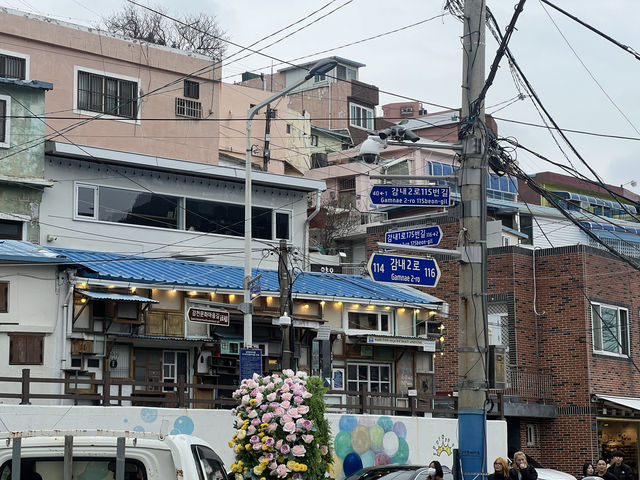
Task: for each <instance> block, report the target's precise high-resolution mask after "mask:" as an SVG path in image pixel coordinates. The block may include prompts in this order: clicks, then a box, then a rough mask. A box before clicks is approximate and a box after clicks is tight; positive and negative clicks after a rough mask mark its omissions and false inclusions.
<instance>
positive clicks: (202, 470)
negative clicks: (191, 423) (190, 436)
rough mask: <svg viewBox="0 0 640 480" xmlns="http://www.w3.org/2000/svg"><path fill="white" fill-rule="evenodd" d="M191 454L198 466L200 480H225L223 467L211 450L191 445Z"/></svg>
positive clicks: (225, 475)
mask: <svg viewBox="0 0 640 480" xmlns="http://www.w3.org/2000/svg"><path fill="white" fill-rule="evenodd" d="M191 452H192V453H193V457H194V458H195V459H196V465H198V478H199V479H200V480H227V478H228V477H227V474H226V473H225V469H224V466H223V465H222V464H221V463H220V460H219V457H218V455H217V454H216V453H214V452H213V450H211V449H210V448H207V447H205V446H202V445H192V446H191Z"/></svg>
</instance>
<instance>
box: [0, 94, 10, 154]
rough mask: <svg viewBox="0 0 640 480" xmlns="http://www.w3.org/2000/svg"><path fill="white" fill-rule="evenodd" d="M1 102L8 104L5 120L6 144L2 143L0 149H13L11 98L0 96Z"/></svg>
mask: <svg viewBox="0 0 640 480" xmlns="http://www.w3.org/2000/svg"><path fill="white" fill-rule="evenodd" d="M0 101H4V102H5V104H6V108H5V118H4V142H0V148H11V97H10V96H9V95H0Z"/></svg>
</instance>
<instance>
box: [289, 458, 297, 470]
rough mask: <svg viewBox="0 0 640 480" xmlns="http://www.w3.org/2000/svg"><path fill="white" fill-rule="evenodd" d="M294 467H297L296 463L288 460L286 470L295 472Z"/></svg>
mask: <svg viewBox="0 0 640 480" xmlns="http://www.w3.org/2000/svg"><path fill="white" fill-rule="evenodd" d="M296 465H297V463H296V462H294V461H293V460H289V461H288V462H287V468H288V469H289V470H295V468H296Z"/></svg>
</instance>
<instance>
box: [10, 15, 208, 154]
mask: <svg viewBox="0 0 640 480" xmlns="http://www.w3.org/2000/svg"><path fill="white" fill-rule="evenodd" d="M0 26H1V28H0V65H2V69H1V70H0V72H2V73H1V75H2V76H3V77H5V78H17V79H21V80H31V79H38V80H42V81H47V82H50V83H52V84H53V85H55V89H54V90H52V91H51V92H49V94H48V95H47V112H48V115H47V125H46V128H45V135H46V138H47V139H55V140H58V141H64V142H73V143H76V144H78V145H91V146H96V147H100V148H112V149H117V150H121V151H128V152H133V153H139V154H145V155H158V156H162V157H168V158H177V159H182V160H189V161H194V162H204V163H211V164H217V163H218V155H217V154H218V137H219V133H218V123H217V121H207V119H216V120H217V119H218V118H220V105H219V84H220V81H219V79H220V74H221V70H220V65H219V64H217V63H216V62H215V61H213V60H212V59H211V58H208V57H206V56H203V55H198V54H194V53H189V52H184V51H180V50H176V49H172V48H168V47H163V46H159V45H153V44H149V43H146V42H142V41H139V40H131V39H126V38H123V37H118V36H115V35H111V34H108V33H105V32H102V31H99V30H95V29H91V28H86V27H81V26H78V25H73V24H69V23H64V22H60V21H58V20H54V19H51V18H44V17H39V16H35V15H31V14H27V13H23V12H19V11H16V10H9V9H6V8H2V9H0ZM38 138H39V139H40V140H43V137H42V136H40V137H33V138H30V139H29V140H32V141H35V140H38ZM26 140H27V139H23V141H26Z"/></svg>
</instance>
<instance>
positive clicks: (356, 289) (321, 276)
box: [0, 241, 443, 306]
mask: <svg viewBox="0 0 640 480" xmlns="http://www.w3.org/2000/svg"><path fill="white" fill-rule="evenodd" d="M42 250H44V252H43V251H42ZM25 252H27V253H29V252H30V255H32V256H31V257H29V261H42V259H43V258H49V257H46V256H44V255H45V252H46V255H49V256H51V255H56V257H55V260H56V261H58V262H61V263H69V264H75V265H78V266H80V275H81V276H85V277H88V278H99V279H102V280H112V281H114V282H130V283H132V284H151V285H166V286H167V287H170V286H172V285H179V286H183V287H187V288H188V287H193V288H198V287H202V288H210V289H224V290H238V291H242V290H243V286H242V280H243V278H244V269H243V268H242V267H237V266H231V265H218V264H214V263H207V262H194V261H187V260H164V259H156V258H147V257H141V256H135V255H123V254H118V253H108V252H94V251H87V250H73V249H66V248H59V247H47V248H46V249H43V248H42V247H40V246H37V245H33V244H30V243H29V242H19V241H5V242H0V258H9V257H11V255H14V256H13V257H11V258H14V259H16V258H17V259H21V258H22V257H24V256H25ZM21 261H24V260H21ZM258 273H261V274H262V277H261V289H262V291H263V292H273V293H277V292H279V291H280V286H279V282H278V272H276V271H274V270H258V269H254V270H253V275H254V276H256V275H257V274H258ZM292 293H293V294H294V295H297V296H301V297H304V296H309V297H322V298H327V299H347V300H348V299H353V300H354V301H355V302H358V301H360V302H364V301H367V302H373V303H376V304H385V303H392V304H398V303H406V304H411V305H423V306H424V305H433V306H435V305H440V304H442V303H443V302H442V300H440V299H438V298H437V297H434V296H433V295H429V294H426V293H423V292H421V291H419V290H417V289H414V288H411V287H408V286H404V285H390V284H383V283H376V282H374V281H373V280H371V279H370V278H363V277H359V276H356V275H339V274H326V273H318V272H302V273H299V274H297V275H296V276H295V277H294V282H293V288H292Z"/></svg>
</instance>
